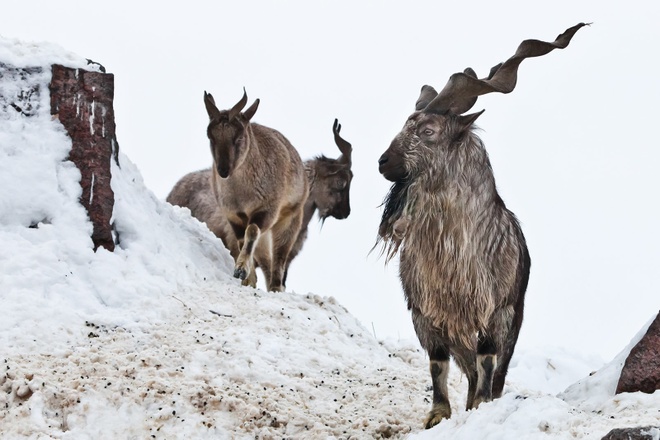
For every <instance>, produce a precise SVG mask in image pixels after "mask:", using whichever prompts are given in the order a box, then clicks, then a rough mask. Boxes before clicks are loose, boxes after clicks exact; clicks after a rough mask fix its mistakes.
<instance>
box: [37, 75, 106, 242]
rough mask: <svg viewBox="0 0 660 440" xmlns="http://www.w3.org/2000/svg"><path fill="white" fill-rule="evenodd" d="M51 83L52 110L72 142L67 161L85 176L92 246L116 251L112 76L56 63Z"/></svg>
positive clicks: (83, 183) (85, 194)
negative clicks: (111, 170)
mask: <svg viewBox="0 0 660 440" xmlns="http://www.w3.org/2000/svg"><path fill="white" fill-rule="evenodd" d="M52 73H53V76H52V80H51V83H50V108H51V110H50V111H51V114H53V115H54V116H55V117H57V118H58V119H59V120H60V122H61V123H62V125H64V127H65V128H66V130H67V132H68V133H69V136H70V137H71V140H72V141H73V146H72V147H71V153H70V155H69V159H70V160H71V161H72V162H73V163H74V164H75V165H76V167H78V169H79V170H80V173H81V174H82V177H81V180H80V185H81V186H82V190H83V192H82V196H81V198H80V202H81V203H82V205H83V206H84V207H85V208H86V209H87V212H88V213H89V217H90V219H91V221H92V223H93V225H94V232H93V233H92V241H93V242H94V250H96V249H98V247H99V246H102V247H104V248H105V249H107V250H109V251H112V250H114V248H115V244H114V240H113V237H112V225H111V224H110V219H111V217H112V208H113V206H114V201H115V197H114V193H113V192H112V188H111V187H110V179H111V173H110V160H112V158H114V160H115V161H117V155H118V153H119V146H118V144H117V139H116V136H115V115H114V110H113V99H114V76H113V75H112V74H107V73H101V72H90V71H86V70H82V69H72V68H69V67H64V66H60V65H53V67H52ZM117 163H118V162H117Z"/></svg>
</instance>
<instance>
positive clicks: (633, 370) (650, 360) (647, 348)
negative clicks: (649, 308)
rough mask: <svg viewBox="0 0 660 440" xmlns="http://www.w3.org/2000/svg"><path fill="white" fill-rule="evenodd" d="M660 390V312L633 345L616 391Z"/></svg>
mask: <svg viewBox="0 0 660 440" xmlns="http://www.w3.org/2000/svg"><path fill="white" fill-rule="evenodd" d="M656 390H660V313H659V314H658V315H657V316H656V318H655V320H654V321H653V323H651V326H650V327H649V329H648V330H647V331H646V334H645V335H644V337H642V339H641V340H640V341H639V342H638V343H637V345H635V346H634V347H633V349H632V350H631V351H630V354H629V355H628V358H627V359H626V363H625V364H624V366H623V369H622V370H621V377H620V378H619V383H618V384H617V387H616V393H617V394H618V393H634V392H636V391H642V392H644V393H649V394H651V393H653V392H655V391H656Z"/></svg>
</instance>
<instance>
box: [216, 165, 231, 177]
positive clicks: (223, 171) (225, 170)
mask: <svg viewBox="0 0 660 440" xmlns="http://www.w3.org/2000/svg"><path fill="white" fill-rule="evenodd" d="M217 171H218V175H219V176H220V177H222V178H223V179H226V178H227V177H229V167H220V166H219V167H217Z"/></svg>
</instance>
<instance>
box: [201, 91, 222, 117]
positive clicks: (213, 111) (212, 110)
mask: <svg viewBox="0 0 660 440" xmlns="http://www.w3.org/2000/svg"><path fill="white" fill-rule="evenodd" d="M204 105H206V112H207V113H208V114H209V119H216V118H217V117H218V116H220V110H218V107H216V106H215V99H213V95H211V94H210V93H206V90H205V91H204Z"/></svg>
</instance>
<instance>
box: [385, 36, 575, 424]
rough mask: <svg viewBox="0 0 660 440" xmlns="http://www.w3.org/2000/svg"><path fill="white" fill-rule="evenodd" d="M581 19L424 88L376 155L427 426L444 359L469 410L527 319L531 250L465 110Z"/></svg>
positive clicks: (498, 390)
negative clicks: (419, 352)
mask: <svg viewBox="0 0 660 440" xmlns="http://www.w3.org/2000/svg"><path fill="white" fill-rule="evenodd" d="M582 26H584V24H578V25H577V26H574V27H572V28H570V29H568V30H567V31H566V32H564V33H563V34H561V35H559V36H558V37H557V39H556V40H555V41H554V42H553V43H546V42H542V41H538V40H527V41H524V42H523V43H522V44H521V45H520V46H519V47H518V50H517V52H516V54H515V55H514V56H513V57H511V58H510V59H509V60H507V61H506V62H505V63H503V64H500V65H498V66H495V67H494V68H493V69H492V70H491V72H490V75H489V76H488V78H486V79H482V80H480V79H477V77H476V74H475V73H474V71H473V70H472V69H466V70H465V72H463V73H456V74H454V75H452V76H451V77H450V79H449V81H448V83H447V85H446V86H445V87H444V88H443V89H442V91H441V92H440V93H437V92H436V91H435V90H434V89H433V88H432V87H430V86H424V87H423V88H422V91H421V95H420V97H419V99H418V101H417V104H416V111H415V112H414V113H413V114H412V115H411V116H410V117H409V118H408V120H407V121H406V123H405V125H404V127H403V130H402V131H401V132H400V133H399V134H398V135H397V136H396V137H395V138H394V140H393V141H392V144H391V145H390V147H389V148H388V149H387V151H386V152H385V153H384V154H383V155H382V156H381V157H380V159H379V161H378V163H379V171H380V172H381V174H382V175H383V176H384V177H385V178H386V179H388V180H390V181H392V182H394V184H393V185H392V188H391V189H390V192H389V194H388V195H387V197H386V199H385V203H384V205H385V208H384V211H383V217H382V221H381V224H380V228H379V239H378V241H383V242H384V251H385V252H387V258H388V259H390V258H392V257H393V256H394V255H395V254H396V253H397V252H399V253H400V265H399V274H400V277H401V283H402V285H403V290H404V293H405V297H406V299H407V302H408V308H409V309H410V310H411V313H412V319H413V324H414V327H415V331H416V333H417V336H418V338H419V341H420V343H421V345H422V347H424V349H425V350H426V351H427V353H428V355H429V358H430V371H431V378H432V384H433V405H432V408H431V411H430V412H429V414H428V416H427V419H426V427H427V428H430V427H432V426H434V425H436V424H437V423H439V422H440V421H441V420H442V419H444V418H449V417H450V416H451V406H450V403H449V398H448V395H447V373H448V368H449V359H450V356H453V357H454V359H455V361H456V363H457V364H458V366H459V367H460V369H461V370H462V371H463V373H464V374H465V375H466V376H467V379H468V396H467V409H471V408H476V407H477V406H478V405H479V404H480V403H481V402H484V401H490V400H492V399H493V398H497V397H499V396H500V395H501V394H502V389H503V387H504V379H505V377H506V373H507V369H508V366H509V361H510V360H511V356H512V354H513V350H514V346H515V344H516V341H517V339H518V333H519V331H520V327H521V324H522V319H523V305H524V298H525V290H526V289H527V282H528V279H529V269H530V258H529V253H528V251H527V245H526V243H525V238H524V236H523V233H522V231H521V229H520V225H519V224H518V221H517V219H516V217H515V216H514V214H513V213H512V212H511V211H509V210H508V209H507V208H506V206H505V205H504V202H503V201H502V199H501V198H500V196H499V195H498V193H497V189H496V187H495V178H494V176H493V171H492V168H491V165H490V161H489V159H488V154H487V153H486V150H485V148H484V145H483V143H482V142H481V140H480V139H479V138H478V137H477V135H476V134H475V133H474V131H473V130H474V129H473V124H474V122H475V120H476V119H477V118H478V117H479V115H481V113H482V112H483V111H482V112H479V113H473V114H469V115H463V113H464V112H466V111H468V110H469V109H470V108H471V107H472V106H473V105H474V104H475V102H476V100H477V97H478V96H480V95H483V94H486V93H490V92H501V93H509V92H511V91H512V90H513V88H514V87H515V83H516V76H517V69H518V66H519V65H520V63H521V62H522V61H523V60H524V59H525V58H529V57H536V56H541V55H545V54H547V53H548V52H550V51H551V50H553V49H555V48H565V47H566V46H567V45H568V44H569V42H570V40H571V38H572V37H573V35H574V34H575V33H576V32H577V31H578V30H579V29H580V28H581V27H582Z"/></svg>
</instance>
